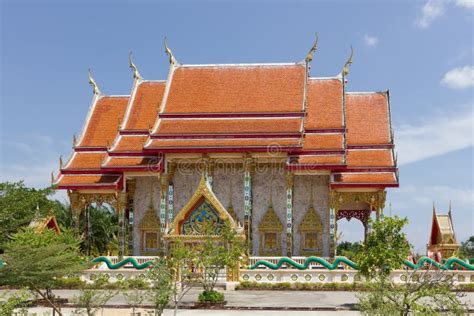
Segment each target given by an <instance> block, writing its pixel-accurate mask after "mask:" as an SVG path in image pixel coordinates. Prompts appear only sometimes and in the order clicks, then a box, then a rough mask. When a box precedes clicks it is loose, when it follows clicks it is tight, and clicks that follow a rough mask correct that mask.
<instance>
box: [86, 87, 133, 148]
mask: <svg viewBox="0 0 474 316" xmlns="http://www.w3.org/2000/svg"><path fill="white" fill-rule="evenodd" d="M127 103H128V97H108V96H105V97H101V98H100V99H98V100H97V101H96V103H95V105H94V106H93V108H92V113H91V114H90V118H89V121H88V122H87V123H86V126H85V130H84V134H83V136H82V138H81V139H80V140H79V144H78V147H105V146H107V144H111V142H112V141H113V140H114V138H115V136H116V134H117V130H118V126H119V123H120V121H121V120H122V119H123V116H124V113H125V109H126V107H127Z"/></svg>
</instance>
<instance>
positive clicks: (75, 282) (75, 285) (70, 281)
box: [54, 277, 86, 290]
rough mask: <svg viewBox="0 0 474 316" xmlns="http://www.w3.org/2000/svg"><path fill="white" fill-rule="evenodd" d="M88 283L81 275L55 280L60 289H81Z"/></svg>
mask: <svg viewBox="0 0 474 316" xmlns="http://www.w3.org/2000/svg"><path fill="white" fill-rule="evenodd" d="M85 285H86V282H84V281H82V280H81V278H79V277H70V278H59V279H57V280H55V282H54V287H55V288H60V289H68V290H72V289H81V288H83V287H84V286H85Z"/></svg>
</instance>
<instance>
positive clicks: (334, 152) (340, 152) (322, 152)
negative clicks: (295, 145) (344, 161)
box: [290, 149, 346, 156]
mask: <svg viewBox="0 0 474 316" xmlns="http://www.w3.org/2000/svg"><path fill="white" fill-rule="evenodd" d="M345 153H346V151H345V150H344V149H337V150H294V151H291V152H290V154H291V155H300V156H305V155H312V156H318V155H322V156H323V155H344V154H345Z"/></svg>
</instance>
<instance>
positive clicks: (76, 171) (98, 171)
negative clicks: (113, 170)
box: [61, 169, 109, 175]
mask: <svg viewBox="0 0 474 316" xmlns="http://www.w3.org/2000/svg"><path fill="white" fill-rule="evenodd" d="M104 173H105V174H107V175H109V174H108V173H109V172H107V171H105V170H102V169H61V174H104Z"/></svg>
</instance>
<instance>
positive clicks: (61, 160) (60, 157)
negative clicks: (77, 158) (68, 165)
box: [59, 155, 63, 169]
mask: <svg viewBox="0 0 474 316" xmlns="http://www.w3.org/2000/svg"><path fill="white" fill-rule="evenodd" d="M59 168H60V169H62V168H63V156H62V155H61V156H59Z"/></svg>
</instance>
